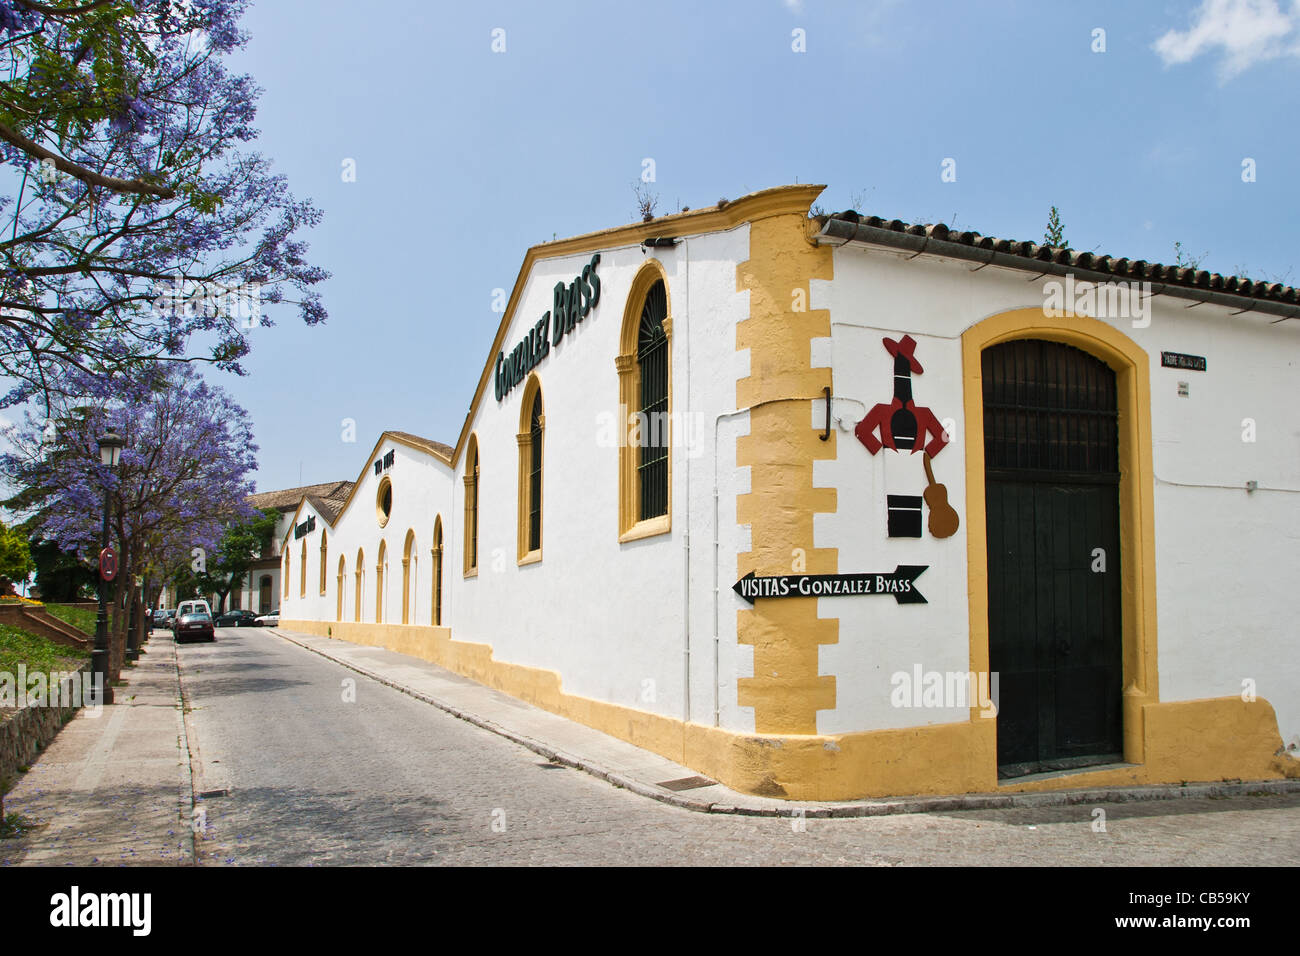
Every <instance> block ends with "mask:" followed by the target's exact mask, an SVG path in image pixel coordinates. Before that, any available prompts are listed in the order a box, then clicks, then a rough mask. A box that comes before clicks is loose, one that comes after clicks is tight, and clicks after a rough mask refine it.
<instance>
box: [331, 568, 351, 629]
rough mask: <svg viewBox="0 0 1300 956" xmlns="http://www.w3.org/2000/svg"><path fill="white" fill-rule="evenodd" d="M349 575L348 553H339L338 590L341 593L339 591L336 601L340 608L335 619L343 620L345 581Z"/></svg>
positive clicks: (335, 613) (335, 614)
mask: <svg viewBox="0 0 1300 956" xmlns="http://www.w3.org/2000/svg"><path fill="white" fill-rule="evenodd" d="M347 576H348V558H347V555H345V554H340V555H339V574H338V590H339V593H338V595H337V597H336V598H335V602H336V603H337V605H338V608H337V610H336V611H335V612H334V620H336V621H341V620H343V581H344V580H345V579H346V578H347Z"/></svg>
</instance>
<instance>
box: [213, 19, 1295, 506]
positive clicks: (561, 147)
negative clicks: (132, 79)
mask: <svg viewBox="0 0 1300 956" xmlns="http://www.w3.org/2000/svg"><path fill="white" fill-rule="evenodd" d="M245 26H246V28H247V29H248V31H249V32H250V33H251V34H252V39H251V41H250V43H249V45H248V47H247V48H246V49H245V50H244V51H243V52H242V53H241V54H240V55H239V57H238V58H237V60H236V62H235V64H234V65H235V66H236V68H238V69H241V70H244V71H246V72H249V73H251V74H252V75H253V76H254V77H255V78H256V79H257V81H258V83H259V84H260V85H261V86H262V88H263V89H264V90H265V93H264V95H263V97H262V99H261V102H260V110H259V114H258V125H259V127H260V128H261V130H262V136H261V139H260V141H259V147H258V148H260V149H261V151H263V152H264V153H266V154H267V155H269V156H271V157H273V158H274V160H275V163H276V166H277V168H278V170H279V171H281V172H283V173H284V174H286V175H287V176H288V178H289V182H290V183H291V185H292V188H293V190H294V192H295V193H296V194H297V195H299V196H306V197H310V198H311V199H312V200H313V201H314V202H315V203H316V204H317V205H318V206H319V207H320V208H321V209H322V210H323V211H324V214H325V217H324V222H323V223H322V225H321V226H320V227H319V228H317V229H316V230H315V231H314V232H313V233H312V234H311V236H310V239H311V243H312V260H313V261H314V262H316V263H318V264H320V265H322V266H324V267H325V268H327V269H329V270H330V271H331V272H332V273H333V278H332V279H331V280H330V281H329V282H328V283H326V284H325V286H324V288H323V293H324V296H325V304H326V307H327V308H328V310H329V312H330V319H329V321H328V322H327V323H326V324H325V325H322V326H318V327H315V328H307V327H305V326H303V325H302V324H301V323H300V322H299V321H298V320H297V319H296V318H295V317H294V315H293V314H292V311H291V310H290V309H289V308H283V309H281V310H280V311H278V312H272V316H273V317H274V318H275V319H276V321H277V322H278V325H277V326H276V327H275V328H270V329H265V328H259V329H256V330H255V331H253V332H252V333H251V334H252V336H253V340H252V346H253V353H252V356H251V357H250V360H249V361H248V362H247V368H248V369H249V372H250V374H249V375H248V376H247V377H245V378H243V379H238V378H235V377H233V376H229V375H224V374H221V373H217V372H215V371H214V372H211V373H210V378H211V380H212V381H214V382H215V383H217V384H221V385H222V386H224V387H226V388H227V389H228V390H229V391H230V392H231V393H232V394H233V395H234V396H235V397H236V399H237V400H238V401H239V402H240V403H241V404H243V405H244V406H245V407H246V408H247V409H248V410H249V411H250V413H251V414H252V416H253V420H254V425H255V432H256V436H257V441H258V444H259V445H260V446H261V452H260V469H259V472H258V475H257V484H258V488H259V489H260V490H271V489H276V488H283V487H289V486H294V485H298V484H304V483H313V482H319V481H328V480H334V479H343V478H346V479H354V478H356V476H357V473H358V471H359V470H360V469H361V467H362V466H363V465H364V464H365V458H364V456H365V455H366V454H367V453H368V452H369V451H370V446H371V445H372V444H373V443H374V441H375V440H376V439H377V437H378V435H379V433H380V432H381V431H382V430H383V429H385V428H393V429H400V430H404V431H409V432H414V433H415V434H418V435H423V436H426V437H429V438H434V439H437V440H440V441H445V442H448V443H454V441H455V439H456V436H457V435H458V433H459V431H460V428H461V425H462V423H463V421H464V417H465V412H466V410H467V407H468V403H469V400H470V398H471V397H472V395H473V390H474V387H475V385H476V383H477V380H478V376H479V374H480V372H481V370H482V368H483V364H484V362H485V361H486V358H487V353H488V349H489V348H490V347H491V344H492V338H493V335H494V333H495V331H496V327H497V324H498V322H499V319H500V315H499V314H498V313H495V312H493V311H492V293H493V290H494V289H496V288H505V289H507V290H509V288H510V286H511V284H512V283H513V281H514V279H515V276H516V274H517V273H518V270H519V265H520V262H521V260H522V258H523V255H524V253H525V251H526V250H527V248H528V247H529V246H530V245H533V244H535V243H537V242H541V241H545V240H549V239H551V238H552V236H558V237H561V238H562V237H564V236H567V235H574V234H578V233H583V232H590V231H593V230H596V229H602V228H607V227H610V226H615V225H620V224H622V223H627V222H631V221H633V219H634V215H633V210H634V208H635V199H634V196H633V186H632V184H633V183H634V182H636V181H638V180H639V177H640V175H641V171H642V168H643V166H642V163H643V160H644V159H646V158H651V159H653V160H654V162H655V175H656V181H655V182H654V183H651V184H648V186H649V188H650V189H651V190H652V191H653V192H655V193H657V195H658V199H659V202H658V211H659V212H660V213H667V212H671V211H675V210H677V209H680V208H681V207H682V206H683V205H687V206H690V207H692V208H699V207H702V206H708V205H712V204H713V203H715V202H716V201H717V200H718V199H719V198H721V197H726V198H729V199H734V198H735V197H737V196H739V195H742V194H744V193H746V192H751V191H754V190H757V189H763V188H767V187H770V186H777V185H782V184H787V183H793V182H796V181H797V182H801V183H808V182H817V183H826V184H828V188H827V190H826V192H825V193H823V195H822V199H821V205H823V206H824V207H825V209H826V210H827V211H836V210H840V209H845V208H849V207H851V206H856V207H857V208H859V209H860V210H862V211H863V212H867V213H872V214H876V215H881V216H885V217H888V218H895V217H896V218H900V219H904V220H909V221H925V222H935V221H942V222H946V223H948V224H950V225H953V224H955V225H957V226H960V227H962V228H966V229H974V230H977V231H979V232H983V233H986V234H990V235H996V236H1003V237H1007V238H1016V239H1033V240H1040V241H1041V239H1042V236H1043V231H1044V228H1045V225H1046V221H1047V215H1048V209H1049V207H1050V206H1052V205H1056V206H1058V207H1059V208H1060V210H1061V216H1062V219H1063V221H1064V224H1065V232H1066V236H1067V238H1068V240H1069V242H1070V244H1071V245H1072V246H1073V247H1075V248H1077V249H1088V250H1093V251H1097V252H1105V253H1109V254H1112V255H1122V256H1129V257H1130V258H1144V259H1148V260H1153V261H1163V262H1172V261H1173V260H1174V243H1175V242H1176V241H1177V242H1181V243H1182V246H1183V248H1184V250H1185V251H1186V252H1188V253H1190V254H1192V255H1195V256H1201V255H1203V256H1204V260H1203V262H1202V266H1203V267H1204V268H1209V269H1213V270H1217V271H1222V272H1239V271H1243V270H1244V271H1245V272H1246V274H1249V275H1251V276H1253V277H1256V278H1264V279H1270V280H1277V281H1284V282H1288V283H1291V284H1296V283H1298V282H1300V272H1298V271H1297V263H1296V258H1295V256H1296V248H1297V246H1296V241H1295V239H1294V236H1295V225H1294V220H1293V218H1292V217H1293V215H1294V213H1295V211H1296V209H1297V206H1298V205H1300V203H1298V202H1297V200H1300V185H1297V163H1296V159H1295V157H1296V156H1297V154H1300V131H1298V129H1297V125H1296V123H1295V118H1296V116H1297V115H1300V111H1298V110H1297V105H1300V104H1298V103H1297V100H1298V99H1300V83H1298V82H1297V80H1298V79H1300V0H1280V2H1279V0H1210V2H1206V3H1200V2H1168V3H1146V4H1133V3H1123V2H1109V3H1105V2H1104V3H1088V4H1056V3H1050V4H1049V3H1043V2H1041V0H1039V2H1004V3H993V2H982V3H969V2H946V3H941V2H935V3H922V2H912V3H899V2H875V3H873V2H853V3H849V2H844V3H832V2H829V0H826V2H821V0H802V2H795V0H784V2H783V0H746V2H740V0H733V2H727V3H723V2H716V3H712V2H701V0H695V2H677V0H662V2H656V3H653V4H646V3H617V4H614V3H608V2H605V3H596V2H590V3H580V2H564V0H556V2H548V3H536V2H526V3H523V2H521V3H483V2H475V3H463V4H448V3H442V2H438V3H431V2H413V0H385V2H384V3H382V4H378V3H376V4H369V5H365V6H364V9H363V7H362V5H358V4H357V3H356V2H355V0H349V2H342V0H312V2H308V0H260V2H258V3H256V4H255V5H254V7H253V8H252V10H251V11H250V12H249V14H248V16H247V17H246V19H245ZM1098 28H1100V29H1102V30H1104V31H1105V35H1104V42H1105V51H1104V52H1094V50H1093V47H1094V46H1095V45H1097V40H1096V39H1095V36H1094V30H1096V29H1098ZM497 29H500V30H504V31H505V32H504V41H505V51H504V52H493V50H492V44H493V31H494V30H497ZM795 30H802V31H804V33H803V38H804V45H805V50H804V51H803V52H796V51H795V50H794V49H793V48H792V47H793V46H794V45H796V38H795V37H794V36H793V35H792V31H795ZM499 37H500V35H499V34H498V38H499ZM946 158H952V159H954V160H955V161H956V173H957V178H956V181H955V182H943V181H941V178H940V172H941V164H942V163H943V161H944V159H946ZM1246 158H1250V159H1253V160H1254V161H1255V169H1256V181H1254V182H1250V183H1246V182H1243V181H1242V162H1243V160H1245V159H1246ZM346 160H353V161H355V165H356V180H355V182H345V181H343V175H342V172H343V165H344V162H345V161H346ZM347 418H350V419H354V420H355V422H356V428H357V441H356V443H355V444H348V443H346V442H344V441H343V440H342V426H341V422H342V420H343V419H347Z"/></svg>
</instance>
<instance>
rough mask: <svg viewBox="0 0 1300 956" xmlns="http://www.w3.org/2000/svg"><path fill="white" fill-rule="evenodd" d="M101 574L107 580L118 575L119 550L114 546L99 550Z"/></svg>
mask: <svg viewBox="0 0 1300 956" xmlns="http://www.w3.org/2000/svg"><path fill="white" fill-rule="evenodd" d="M99 576H100V577H101V578H103V579H104V580H105V581H111V580H113V578H115V577H117V552H116V551H114V550H113V549H112V548H105V549H104V550H103V551H101V552H99Z"/></svg>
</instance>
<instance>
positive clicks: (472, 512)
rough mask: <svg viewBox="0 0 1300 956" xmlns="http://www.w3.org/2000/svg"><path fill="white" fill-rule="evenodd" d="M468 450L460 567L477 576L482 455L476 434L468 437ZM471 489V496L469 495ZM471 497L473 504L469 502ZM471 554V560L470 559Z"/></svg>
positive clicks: (470, 575) (466, 575) (462, 479)
mask: <svg viewBox="0 0 1300 956" xmlns="http://www.w3.org/2000/svg"><path fill="white" fill-rule="evenodd" d="M469 442H470V444H469V450H468V452H467V453H466V456H465V463H466V465H465V467H466V472H465V474H464V475H463V476H462V477H461V481H462V482H464V484H465V529H464V535H463V537H464V545H465V546H464V551H463V552H462V554H461V561H462V565H461V566H462V568H463V570H464V573H465V577H467V578H474V577H478V557H479V554H478V541H477V537H478V520H477V516H478V510H479V504H480V502H479V492H480V490H481V488H482V483H481V481H480V478H481V477H482V474H483V455H482V453H481V452H480V451H479V447H478V435H471V436H470V439H469ZM471 466H472V468H473V470H474V474H472V475H471V474H470V472H469V469H470V468H471ZM471 489H472V492H473V493H472V496H471ZM471 497H472V500H473V504H471V503H470V502H471ZM471 556H472V557H473V560H472V561H471Z"/></svg>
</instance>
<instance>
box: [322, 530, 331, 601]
mask: <svg viewBox="0 0 1300 956" xmlns="http://www.w3.org/2000/svg"><path fill="white" fill-rule="evenodd" d="M328 560H329V537H328V536H327V535H326V533H325V529H324V528H321V531H320V593H321V594H322V595H323V594H324V593H325V567H326V564H325V563H326V561H328Z"/></svg>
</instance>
